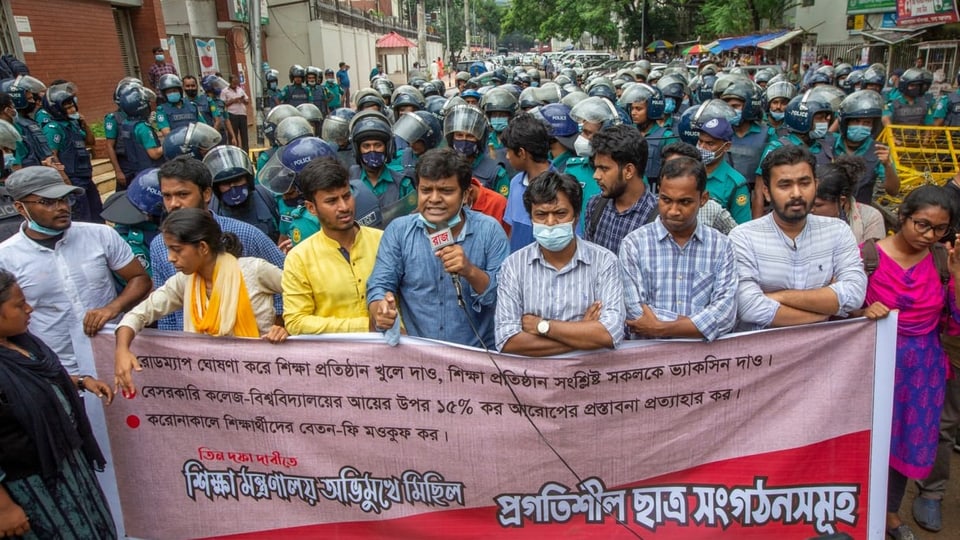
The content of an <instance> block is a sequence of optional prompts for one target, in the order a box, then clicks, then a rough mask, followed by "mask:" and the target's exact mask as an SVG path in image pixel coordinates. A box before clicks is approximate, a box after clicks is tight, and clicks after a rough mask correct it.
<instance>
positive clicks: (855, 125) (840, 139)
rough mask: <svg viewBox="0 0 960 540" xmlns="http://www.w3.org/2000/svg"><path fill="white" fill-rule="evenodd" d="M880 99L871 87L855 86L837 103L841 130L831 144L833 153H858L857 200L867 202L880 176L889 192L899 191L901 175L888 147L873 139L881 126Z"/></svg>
mask: <svg viewBox="0 0 960 540" xmlns="http://www.w3.org/2000/svg"><path fill="white" fill-rule="evenodd" d="M882 111H883V99H882V98H881V97H880V94H878V93H876V92H874V91H873V90H858V91H856V92H854V93H852V94H850V95H849V96H847V97H846V98H844V100H843V101H842V102H841V103H840V132H839V133H838V134H837V138H836V142H835V143H834V145H833V153H834V155H835V156H838V157H839V156H844V155H850V156H859V157H861V158H863V160H864V162H865V164H866V170H865V172H864V175H863V177H862V178H861V179H860V182H859V183H858V184H857V187H856V191H855V192H854V197H855V198H856V199H857V202H859V203H862V204H870V203H871V202H873V192H874V189H875V188H876V185H877V181H878V180H880V179H881V178H882V179H883V187H884V190H885V191H886V193H887V194H888V195H896V194H897V193H899V192H900V178H899V177H898V176H897V168H896V166H894V164H893V160H892V159H891V158H890V148H888V147H887V146H886V145H884V144H879V143H877V142H876V141H875V139H876V137H877V136H878V135H879V134H880V131H881V130H882V129H883V126H882V124H881V121H880V117H881V115H882Z"/></svg>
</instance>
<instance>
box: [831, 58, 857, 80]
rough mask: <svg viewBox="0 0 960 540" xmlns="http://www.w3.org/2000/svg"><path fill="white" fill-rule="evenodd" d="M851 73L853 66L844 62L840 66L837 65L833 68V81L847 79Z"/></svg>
mask: <svg viewBox="0 0 960 540" xmlns="http://www.w3.org/2000/svg"><path fill="white" fill-rule="evenodd" d="M851 73H853V66H851V65H850V64H848V63H846V62H844V63H842V64H837V65H836V66H834V68H833V79H834V81H839V80H840V79H841V78H843V77H849V76H850V74H851Z"/></svg>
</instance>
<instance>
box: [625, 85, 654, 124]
mask: <svg viewBox="0 0 960 540" xmlns="http://www.w3.org/2000/svg"><path fill="white" fill-rule="evenodd" d="M634 103H646V105H647V119H648V120H659V119H661V118H663V111H664V108H665V106H666V102H665V101H664V100H663V93H661V92H660V89H659V88H657V87H655V86H650V85H649V84H646V83H636V84H633V85H631V86H630V87H629V88H627V89H625V90H624V91H623V94H622V95H621V96H620V99H619V101H617V105H619V106H620V107H622V108H624V109H625V110H626V111H627V112H629V111H630V108H631V106H632V105H633V104H634Z"/></svg>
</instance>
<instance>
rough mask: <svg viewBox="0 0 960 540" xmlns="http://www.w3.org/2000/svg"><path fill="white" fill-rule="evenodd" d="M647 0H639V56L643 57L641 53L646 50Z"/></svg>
mask: <svg viewBox="0 0 960 540" xmlns="http://www.w3.org/2000/svg"><path fill="white" fill-rule="evenodd" d="M646 33H647V0H641V2H640V58H643V53H645V52H646V51H647V44H646V42H647V40H646Z"/></svg>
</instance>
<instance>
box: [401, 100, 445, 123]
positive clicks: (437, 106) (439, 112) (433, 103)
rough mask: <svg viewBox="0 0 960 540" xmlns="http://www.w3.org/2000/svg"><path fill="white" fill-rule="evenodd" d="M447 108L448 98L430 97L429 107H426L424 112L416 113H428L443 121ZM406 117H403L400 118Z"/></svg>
mask: <svg viewBox="0 0 960 540" xmlns="http://www.w3.org/2000/svg"><path fill="white" fill-rule="evenodd" d="M446 106H447V98H444V97H440V96H430V97H428V98H427V105H426V107H424V111H414V112H428V113H431V114H433V115H434V116H436V117H437V119H438V120H442V119H443V110H444V108H445V107H446ZM404 116H406V115H405V114H404V115H402V116H401V117H400V118H403V117H404Z"/></svg>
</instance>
